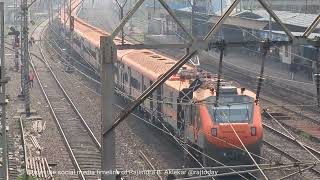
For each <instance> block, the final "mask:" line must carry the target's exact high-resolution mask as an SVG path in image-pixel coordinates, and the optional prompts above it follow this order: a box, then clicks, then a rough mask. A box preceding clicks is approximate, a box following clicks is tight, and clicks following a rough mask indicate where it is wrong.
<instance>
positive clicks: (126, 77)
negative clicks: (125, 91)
mask: <svg viewBox="0 0 320 180" xmlns="http://www.w3.org/2000/svg"><path fill="white" fill-rule="evenodd" d="M123 78H124V80H125V81H126V82H128V74H127V73H126V72H125V73H124V75H123Z"/></svg>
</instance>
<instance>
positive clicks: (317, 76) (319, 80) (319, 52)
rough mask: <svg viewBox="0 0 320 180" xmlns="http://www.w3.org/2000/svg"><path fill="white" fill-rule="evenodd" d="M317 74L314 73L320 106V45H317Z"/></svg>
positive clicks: (319, 105) (319, 104)
mask: <svg viewBox="0 0 320 180" xmlns="http://www.w3.org/2000/svg"><path fill="white" fill-rule="evenodd" d="M316 61H317V62H316V69H317V71H316V74H314V79H315V84H316V88H317V105H318V107H320V47H319V46H318V47H317V60H316Z"/></svg>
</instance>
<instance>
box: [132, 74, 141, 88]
mask: <svg viewBox="0 0 320 180" xmlns="http://www.w3.org/2000/svg"><path fill="white" fill-rule="evenodd" d="M130 83H131V84H130V85H131V86H132V87H133V88H135V89H137V90H140V82H139V81H138V80H137V79H135V78H133V77H131V79H130Z"/></svg>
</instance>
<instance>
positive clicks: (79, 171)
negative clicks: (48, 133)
mask: <svg viewBox="0 0 320 180" xmlns="http://www.w3.org/2000/svg"><path fill="white" fill-rule="evenodd" d="M44 30H45V28H43V29H42V31H41V33H40V34H41V35H42V34H43V32H44ZM39 49H40V53H41V56H42V57H43V59H42V58H41V57H38V56H35V57H36V58H38V59H39V60H41V61H42V62H43V63H44V64H45V65H46V66H47V68H48V69H49V71H50V73H51V74H52V76H53V77H54V79H55V81H56V83H57V84H58V85H59V87H60V89H61V90H62V92H63V94H64V96H65V97H66V98H67V100H68V102H69V104H70V105H71V107H72V109H73V110H74V112H75V113H76V114H77V115H78V116H79V117H80V119H81V122H82V125H84V127H85V129H86V130H87V132H88V133H89V136H90V138H91V139H92V140H93V142H94V144H95V146H96V147H97V149H98V150H99V151H101V145H100V143H99V141H98V140H97V139H96V137H95V136H94V135H93V133H92V131H91V130H90V128H89V127H88V125H87V123H86V122H85V120H84V119H83V117H82V115H81V114H80V112H79V111H78V109H77V108H76V106H75V105H74V103H73V102H72V100H71V99H70V97H69V96H68V95H67V93H66V91H65V90H64V88H63V87H62V85H61V83H60V82H59V80H58V79H57V78H56V76H55V74H54V72H53V71H52V69H51V67H50V66H49V64H48V63H47V60H46V56H45V55H44V53H43V49H42V47H39ZM29 53H30V52H29ZM32 55H34V54H32ZM30 64H31V67H32V69H33V70H34V72H35V75H36V78H37V80H38V82H39V85H40V88H41V91H42V93H43V95H44V96H45V99H46V101H47V103H48V105H49V108H50V111H51V114H52V115H53V117H54V119H55V122H56V123H57V126H58V129H59V131H60V133H61V135H62V137H63V140H64V142H65V144H66V148H67V150H68V151H69V154H70V156H71V160H72V163H73V165H74V166H75V168H76V170H77V174H78V176H79V178H80V179H82V180H84V179H86V178H85V176H84V174H83V171H82V170H81V168H80V165H79V163H78V160H77V158H76V156H75V154H74V153H73V150H72V148H71V145H70V143H69V140H68V139H67V136H66V134H65V132H64V130H63V129H62V126H61V124H60V122H59V119H58V117H57V114H56V112H55V110H54V108H53V106H52V104H51V101H50V100H49V97H48V95H47V93H46V91H45V90H44V88H43V85H42V82H41V79H40V77H39V74H38V72H37V70H36V68H35V67H34V65H33V63H32V62H30ZM99 145H100V146H99Z"/></svg>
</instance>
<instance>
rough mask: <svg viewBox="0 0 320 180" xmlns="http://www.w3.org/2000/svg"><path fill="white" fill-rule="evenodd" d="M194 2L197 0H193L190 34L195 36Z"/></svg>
mask: <svg viewBox="0 0 320 180" xmlns="http://www.w3.org/2000/svg"><path fill="white" fill-rule="evenodd" d="M194 3H195V1H194V0H191V26H190V34H191V35H192V36H194V33H193V25H194V6H195V5H194Z"/></svg>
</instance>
